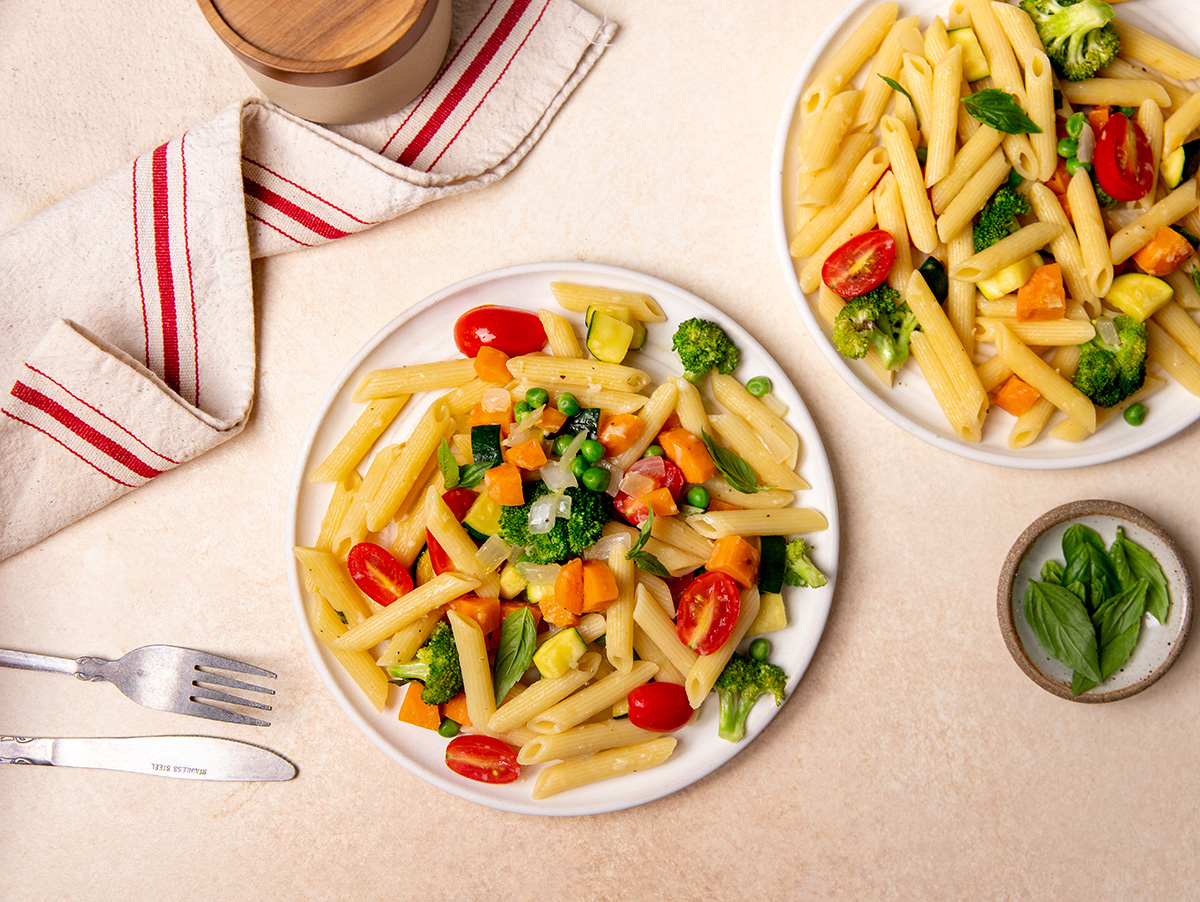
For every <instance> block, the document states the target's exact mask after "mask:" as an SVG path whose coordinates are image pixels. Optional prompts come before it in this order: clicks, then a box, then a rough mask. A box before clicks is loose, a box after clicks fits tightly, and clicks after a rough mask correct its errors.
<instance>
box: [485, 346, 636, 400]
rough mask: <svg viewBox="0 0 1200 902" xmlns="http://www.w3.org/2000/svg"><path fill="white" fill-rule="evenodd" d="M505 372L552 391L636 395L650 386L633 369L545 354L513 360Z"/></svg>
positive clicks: (613, 364) (509, 362)
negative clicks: (590, 390)
mask: <svg viewBox="0 0 1200 902" xmlns="http://www.w3.org/2000/svg"><path fill="white" fill-rule="evenodd" d="M508 370H509V372H511V373H512V374H513V376H515V377H516V378H517V379H524V380H526V381H528V382H531V383H533V384H535V385H541V386H543V387H544V388H546V389H552V390H555V391H557V390H558V389H562V388H566V389H575V388H605V389H610V390H614V391H623V392H637V391H641V390H642V389H643V388H645V387H646V386H647V385H649V384H650V377H649V376H648V375H646V373H644V372H643V371H642V370H639V369H637V368H636V367H632V366H625V365H624V364H620V363H605V362H604V361H602V360H592V359H588V360H575V359H572V358H569V357H550V356H548V355H545V354H525V355H523V356H520V357H513V358H511V359H510V360H509V361H508Z"/></svg>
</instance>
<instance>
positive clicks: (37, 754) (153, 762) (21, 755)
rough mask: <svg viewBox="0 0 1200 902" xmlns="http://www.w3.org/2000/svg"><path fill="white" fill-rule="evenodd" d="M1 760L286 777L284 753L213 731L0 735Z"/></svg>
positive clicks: (203, 775)
mask: <svg viewBox="0 0 1200 902" xmlns="http://www.w3.org/2000/svg"><path fill="white" fill-rule="evenodd" d="M0 764H41V765H50V766H55V767H96V768H102V769H104V770H121V771H128V772H130V773H135V774H152V775H154V776H158V777H174V778H176V779H180V780H247V781H268V780H270V781H274V780H290V779H292V777H294V776H296V768H295V766H294V765H293V764H292V763H291V762H290V761H288V760H287V759H286V758H284V757H283V756H282V755H279V754H276V753H275V752H272V751H271V750H270V749H265V748H262V747H261V746H257V745H251V744H250V743H248V742H241V741H240V740H237V739H222V738H219V737H216V736H128V737H102V738H75V737H72V738H61V739H51V738H37V737H28V738H26V737H19V736H0Z"/></svg>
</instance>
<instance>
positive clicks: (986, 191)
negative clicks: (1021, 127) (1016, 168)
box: [934, 129, 1012, 242]
mask: <svg viewBox="0 0 1200 902" xmlns="http://www.w3.org/2000/svg"><path fill="white" fill-rule="evenodd" d="M980 131H982V129H980ZM1011 168H1012V167H1011V166H1010V165H1009V162H1008V159H1007V158H1006V157H1005V156H1004V152H1003V151H1002V150H999V149H997V150H995V151H993V152H992V155H991V156H990V157H988V158H987V160H986V161H985V162H984V164H983V165H982V166H980V167H979V170H978V171H977V172H976V173H975V174H974V175H973V176H971V178H970V179H968V180H967V183H966V185H965V186H963V189H962V190H961V191H960V192H959V193H958V194H956V195H954V196H953V197H952V198H951V199H950V201H949V202H948V203H947V204H946V208H945V210H943V211H942V213H941V215H940V216H938V218H937V235H938V238H939V239H940V240H941V241H945V242H949V241H950V240H951V239H953V238H954V236H955V235H957V234H958V233H959V232H961V231H963V230H964V229H966V227H967V226H969V225H970V224H971V220H972V219H974V218H975V214H976V213H978V212H979V211H980V210H982V209H983V205H984V204H986V203H987V202H988V198H990V197H991V196H992V195H993V194H994V193H995V191H996V189H997V188H999V187H1000V186H1001V185H1003V184H1004V183H1005V182H1006V181H1008V171H1009V169H1011ZM937 187H938V186H936V185H935V186H934V188H935V189H936V188H937Z"/></svg>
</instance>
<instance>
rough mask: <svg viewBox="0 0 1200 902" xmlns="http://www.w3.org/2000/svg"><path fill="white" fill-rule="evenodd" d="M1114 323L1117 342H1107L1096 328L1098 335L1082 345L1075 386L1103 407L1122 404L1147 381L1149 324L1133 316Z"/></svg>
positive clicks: (1121, 318) (1116, 319) (1115, 320)
mask: <svg viewBox="0 0 1200 902" xmlns="http://www.w3.org/2000/svg"><path fill="white" fill-rule="evenodd" d="M1097 322H1099V321H1097ZM1112 324H1113V325H1114V326H1115V327H1116V330H1117V343H1116V344H1108V343H1107V342H1105V341H1104V340H1103V339H1102V338H1101V337H1100V336H1101V332H1100V329H1099V328H1097V330H1096V337H1095V338H1093V339H1092V340H1091V341H1089V342H1087V343H1086V344H1082V345H1080V346H1079V369H1078V370H1076V372H1075V387H1076V388H1077V389H1079V390H1080V391H1081V392H1083V393H1084V394H1085V395H1087V396H1088V397H1089V398H1091V399H1092V401H1093V403H1095V404H1098V405H1099V406H1100V407H1112V406H1113V405H1114V404H1120V403H1121V402H1122V401H1124V400H1125V399H1126V398H1128V397H1129V396H1130V395H1132V394H1133V393H1134V392H1135V391H1137V390H1138V389H1139V388H1141V387H1142V383H1143V382H1145V381H1146V336H1147V331H1146V324H1145V323H1139V322H1138V321H1137V320H1136V319H1134V318H1133V317H1131V316H1118V317H1115V318H1114V319H1113V321H1112Z"/></svg>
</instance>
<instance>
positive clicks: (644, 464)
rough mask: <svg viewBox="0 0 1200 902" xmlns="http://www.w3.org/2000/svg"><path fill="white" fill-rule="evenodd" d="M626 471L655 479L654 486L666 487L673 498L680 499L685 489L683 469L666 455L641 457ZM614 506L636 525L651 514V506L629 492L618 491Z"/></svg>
mask: <svg viewBox="0 0 1200 902" xmlns="http://www.w3.org/2000/svg"><path fill="white" fill-rule="evenodd" d="M625 472H626V473H640V474H641V475H643V476H645V477H646V478H648V479H651V480H653V481H654V488H656V489H662V488H665V489H666V490H667V491H669V492H670V493H671V497H672V498H676V499H678V498H679V493H680V492H682V491H683V483H684V478H683V470H681V469H679V467H678V466H676V465H675V463H674V462H673V461H670V460H668V459H667V458H665V457H642V458H639V459H638V460H637V461H635V462H634V463H632V464H630V465H629V469H628V470H626V471H625ZM613 507H615V508H616V509H617V513H619V514H620V515H621V516H622V517H624V518H625V519H626V520H628V521H629V522H630V523H632V524H633V525H634V526H641V525H642V524H643V523H645V522H646V518H647V517H648V516H649V515H650V510H649V508H647V507H646V505H645V504H644V503H642V501H640V500H639V499H637V498H634V497H633V496H632V495H630V494H629V493H628V492H617V495H616V497H615V498H613Z"/></svg>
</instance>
